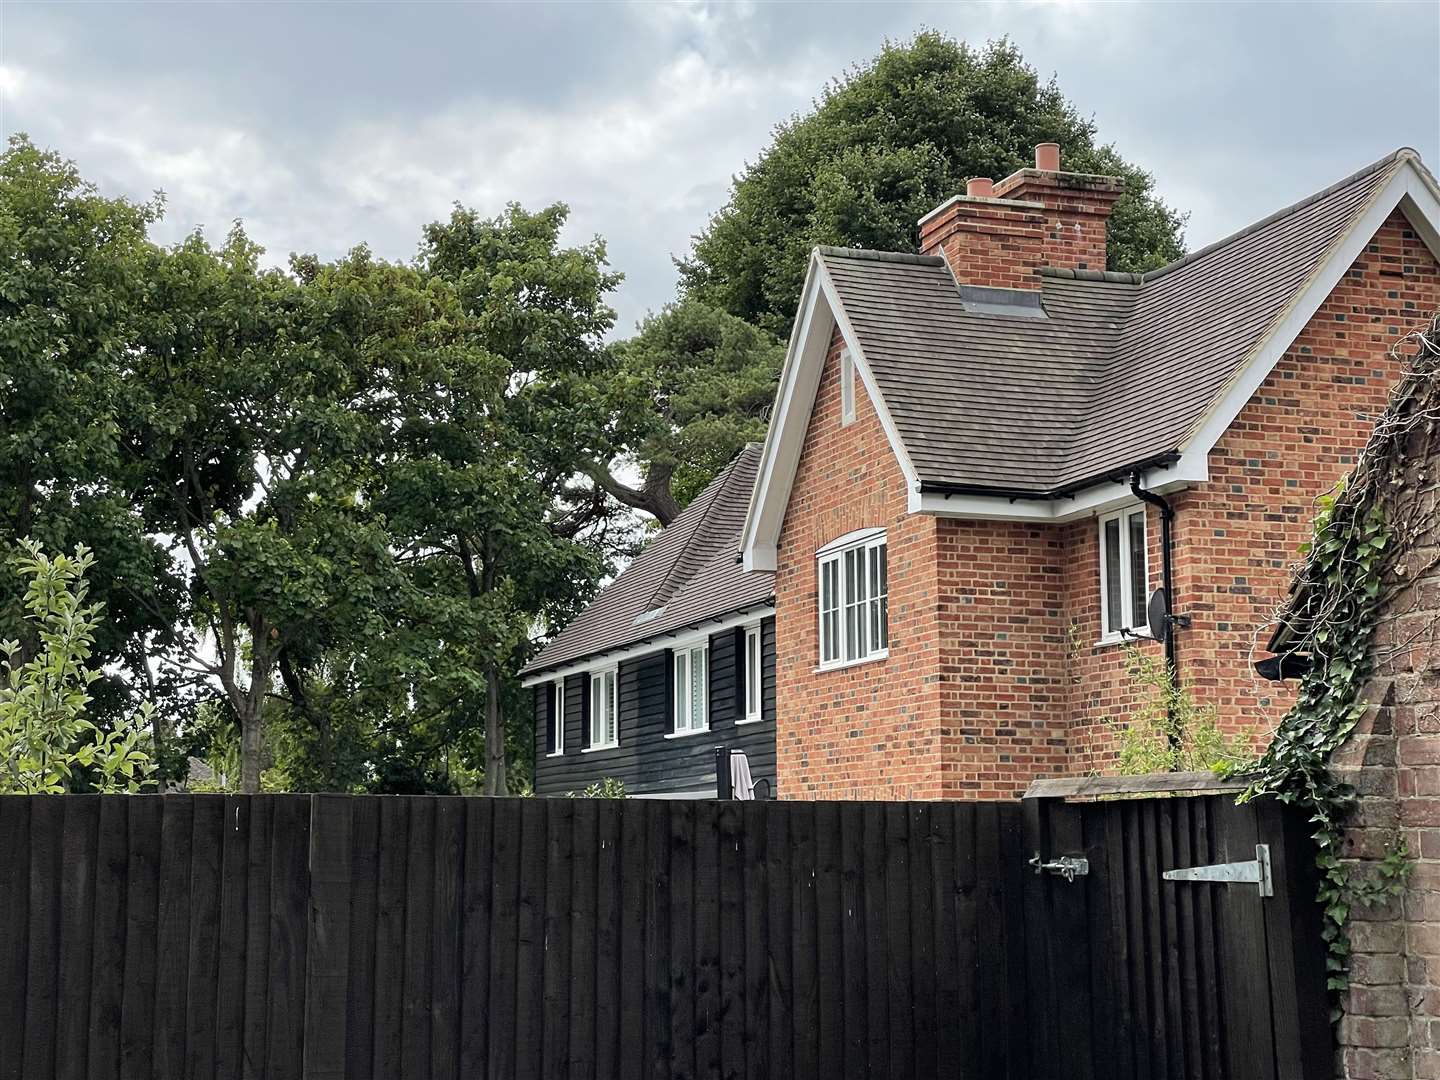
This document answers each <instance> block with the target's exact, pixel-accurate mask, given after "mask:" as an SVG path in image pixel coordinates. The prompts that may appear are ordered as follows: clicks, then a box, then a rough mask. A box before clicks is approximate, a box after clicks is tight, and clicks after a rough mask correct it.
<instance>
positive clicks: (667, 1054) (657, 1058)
mask: <svg viewBox="0 0 1440 1080" xmlns="http://www.w3.org/2000/svg"><path fill="white" fill-rule="evenodd" d="M670 813H671V810H670V807H669V805H667V804H666V803H663V802H647V803H645V805H644V808H643V810H642V811H641V814H642V815H643V820H644V822H645V864H646V866H647V871H646V875H645V877H646V883H647V888H646V891H645V969H644V970H645V972H646V975H647V982H648V984H649V986H650V994H649V995H648V996H647V1000H646V1002H645V1027H644V1032H645V1038H644V1045H645V1046H646V1047H648V1048H649V1049H650V1058H649V1060H648V1061H646V1062H644V1065H645V1067H646V1069H647V1070H649V1073H650V1076H651V1077H652V1078H653V1080H670V1062H671V1058H672V1056H673V1053H674V1038H673V1036H672V1034H671V1028H670V853H671V852H670ZM629 1075H636V1074H634V1073H631V1074H629Z"/></svg>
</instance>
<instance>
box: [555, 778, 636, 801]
mask: <svg viewBox="0 0 1440 1080" xmlns="http://www.w3.org/2000/svg"><path fill="white" fill-rule="evenodd" d="M565 797H566V798H567V799H623V798H625V784H624V783H623V782H622V781H620V780H616V779H615V778H614V777H613V776H606V777H604V778H602V779H600V780H596V781H595V782H594V783H593V784H590V785H588V786H587V787H585V788H584V789H583V790H581V791H567V792H566V793H565Z"/></svg>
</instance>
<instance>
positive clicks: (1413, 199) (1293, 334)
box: [1179, 157, 1440, 471]
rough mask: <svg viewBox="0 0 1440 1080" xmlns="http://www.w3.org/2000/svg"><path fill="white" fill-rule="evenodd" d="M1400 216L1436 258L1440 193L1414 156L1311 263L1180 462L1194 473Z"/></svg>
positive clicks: (1183, 449)
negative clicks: (1286, 305) (1387, 225)
mask: <svg viewBox="0 0 1440 1080" xmlns="http://www.w3.org/2000/svg"><path fill="white" fill-rule="evenodd" d="M1397 207H1398V208H1399V209H1400V212H1401V213H1403V214H1404V215H1405V218H1406V220H1407V221H1409V222H1410V224H1411V226H1412V227H1413V228H1414V229H1415V232H1416V233H1417V235H1419V236H1420V237H1421V239H1423V240H1424V241H1425V245H1426V246H1427V247H1428V248H1430V252H1431V254H1433V255H1434V256H1435V257H1436V258H1437V259H1440V192H1437V191H1436V189H1435V186H1434V181H1433V180H1432V179H1431V178H1430V176H1429V174H1428V173H1426V172H1425V170H1424V168H1423V167H1421V166H1420V165H1419V164H1418V162H1417V161H1416V160H1415V159H1414V158H1413V157H1407V158H1406V160H1405V161H1404V163H1403V164H1402V165H1401V166H1400V168H1399V169H1397V170H1396V172H1395V175H1394V176H1392V177H1391V178H1390V179H1389V180H1388V181H1387V182H1386V183H1385V185H1384V187H1382V188H1381V189H1380V190H1379V191H1377V192H1375V194H1374V195H1372V196H1371V199H1370V205H1369V206H1368V207H1367V208H1366V210H1365V212H1364V213H1363V214H1361V215H1360V217H1359V218H1358V219H1356V220H1355V222H1353V223H1352V224H1351V226H1350V231H1349V232H1347V233H1346V234H1345V236H1344V237H1343V238H1342V240H1341V241H1340V243H1339V244H1338V245H1337V246H1336V247H1335V248H1334V249H1333V250H1332V251H1331V253H1330V256H1329V258H1327V259H1326V260H1325V261H1324V262H1323V263H1321V264H1320V265H1319V266H1318V267H1316V269H1315V271H1314V273H1313V274H1311V277H1310V281H1309V282H1308V283H1307V284H1306V285H1305V287H1304V288H1303V289H1302V290H1301V291H1300V293H1299V295H1298V296H1297V297H1296V298H1295V300H1293V301H1292V302H1291V305H1290V308H1289V310H1288V311H1286V312H1285V315H1284V317H1283V318H1282V319H1281V320H1280V321H1279V322H1278V323H1276V324H1275V327H1274V328H1273V329H1272V330H1271V331H1270V333H1269V334H1268V335H1266V337H1265V339H1264V341H1262V342H1261V343H1260V345H1259V346H1258V347H1257V348H1256V350H1255V352H1254V353H1252V354H1251V356H1250V359H1248V360H1247V361H1246V362H1245V364H1244V365H1243V366H1242V367H1241V368H1240V370H1239V371H1238V372H1237V373H1236V374H1235V375H1234V377H1233V378H1232V379H1231V380H1230V384H1229V386H1228V387H1227V388H1226V389H1225V391H1224V393H1222V394H1221V396H1220V397H1219V398H1218V399H1217V400H1216V402H1215V403H1214V404H1213V405H1212V406H1211V407H1210V409H1209V410H1208V411H1207V412H1206V413H1205V415H1204V416H1203V417H1201V419H1200V421H1199V422H1198V423H1197V424H1196V426H1195V427H1194V429H1193V430H1192V432H1191V434H1190V435H1189V437H1188V438H1187V439H1186V440H1185V442H1184V443H1183V444H1182V445H1181V447H1180V451H1181V457H1180V466H1179V467H1181V468H1182V469H1189V470H1191V471H1194V470H1195V469H1196V467H1197V461H1198V459H1202V458H1205V457H1207V456H1208V455H1209V453H1210V451H1211V450H1213V449H1214V448H1215V444H1216V443H1217V442H1219V441H1220V438H1221V436H1223V435H1224V434H1225V432H1226V431H1227V430H1229V428H1230V425H1231V424H1232V423H1234V422H1235V417H1236V416H1238V415H1239V414H1240V410H1241V409H1243V408H1244V407H1245V405H1246V404H1247V403H1248V402H1249V401H1250V399H1251V398H1252V397H1254V396H1255V392H1256V391H1257V390H1259V389H1260V386H1261V384H1263V383H1264V382H1265V380H1266V379H1267V378H1269V377H1270V373H1271V372H1272V371H1274V370H1275V365H1276V364H1278V363H1279V362H1280V360H1281V358H1282V357H1283V356H1284V355H1285V354H1286V353H1287V352H1289V350H1290V347H1291V346H1292V345H1294V344H1295V339H1296V338H1297V337H1299V336H1300V333H1301V331H1303V330H1304V329H1305V327H1306V326H1307V325H1308V324H1309V322H1310V320H1311V319H1312V318H1313V317H1314V315H1315V312H1316V311H1318V310H1319V309H1320V305H1321V304H1323V303H1324V302H1325V301H1326V299H1327V298H1328V297H1329V296H1330V293H1331V292H1333V291H1334V289H1335V286H1336V285H1338V284H1339V283H1340V280H1341V279H1342V278H1343V277H1344V276H1345V274H1346V272H1347V271H1348V270H1349V269H1350V267H1351V266H1352V265H1353V264H1354V262H1355V260H1356V259H1358V258H1359V257H1360V256H1361V255H1362V254H1363V253H1364V251H1365V248H1366V245H1368V244H1369V243H1370V241H1371V240H1372V239H1374V237H1375V234H1376V233H1377V232H1378V231H1379V229H1380V226H1382V225H1383V224H1385V219H1386V218H1388V217H1389V216H1390V215H1391V214H1392V213H1393V212H1394V211H1395V209H1396V208H1397Z"/></svg>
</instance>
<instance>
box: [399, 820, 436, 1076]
mask: <svg viewBox="0 0 1440 1080" xmlns="http://www.w3.org/2000/svg"><path fill="white" fill-rule="evenodd" d="M405 801H406V803H408V804H409V809H410V822H409V824H410V828H409V831H408V833H407V834H406V838H405V845H406V847H405V856H406V860H405V934H404V940H405V959H404V964H403V971H404V976H403V979H404V989H403V990H402V996H401V1008H400V1061H401V1068H402V1071H403V1073H404V1075H406V1076H429V1075H430V1001H431V999H432V997H433V995H434V987H433V985H432V984H431V978H430V976H431V969H430V949H431V941H430V927H431V923H432V920H433V905H434V902H435V800H434V799H429V798H424V797H422V796H414V797H408V798H406V800H405Z"/></svg>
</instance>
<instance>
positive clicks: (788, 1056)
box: [765, 803, 795, 1076]
mask: <svg viewBox="0 0 1440 1080" xmlns="http://www.w3.org/2000/svg"><path fill="white" fill-rule="evenodd" d="M769 809H770V814H769V816H768V817H767V818H766V820H765V875H766V882H767V886H768V890H769V900H770V905H769V907H770V910H769V924H770V955H769V972H768V978H769V983H770V1075H771V1076H793V1075H794V1069H793V1068H792V1063H793V1061H794V1052H793V1047H792V1044H791V1041H790V1026H791V1024H793V1023H794V1015H793V1013H792V1011H791V1005H792V1002H793V1000H794V979H793V978H792V975H791V963H790V957H791V953H790V941H791V938H792V936H793V933H792V932H793V927H794V910H793V908H792V906H791V903H790V860H791V856H792V854H793V851H794V849H793V848H792V847H791V845H790V818H791V817H792V816H793V814H794V812H795V805H794V804H793V803H777V804H776V805H775V806H773V807H770V808H769Z"/></svg>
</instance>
